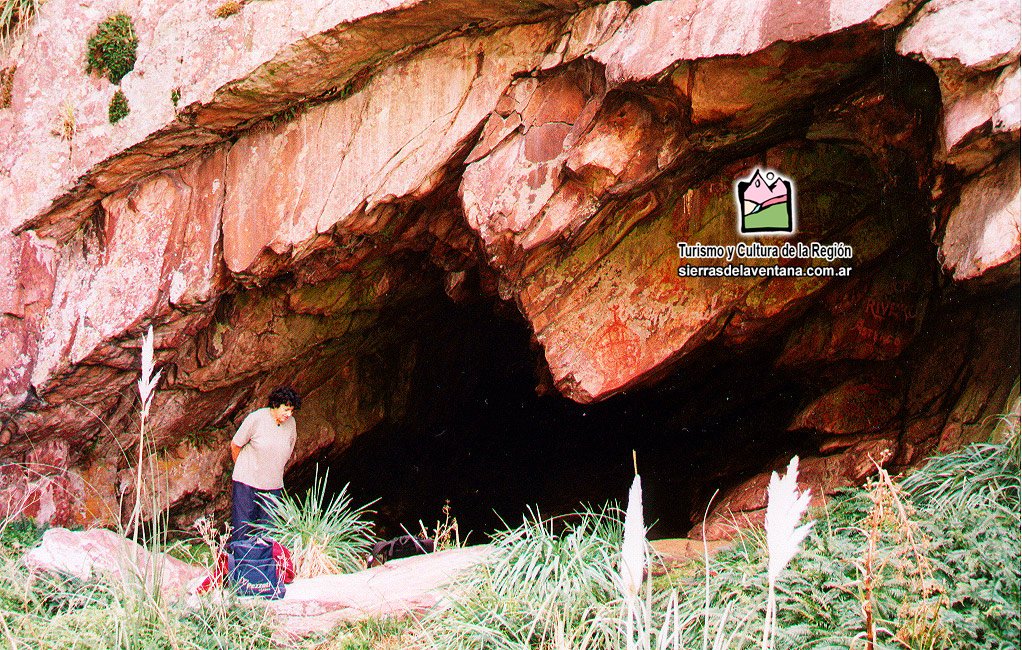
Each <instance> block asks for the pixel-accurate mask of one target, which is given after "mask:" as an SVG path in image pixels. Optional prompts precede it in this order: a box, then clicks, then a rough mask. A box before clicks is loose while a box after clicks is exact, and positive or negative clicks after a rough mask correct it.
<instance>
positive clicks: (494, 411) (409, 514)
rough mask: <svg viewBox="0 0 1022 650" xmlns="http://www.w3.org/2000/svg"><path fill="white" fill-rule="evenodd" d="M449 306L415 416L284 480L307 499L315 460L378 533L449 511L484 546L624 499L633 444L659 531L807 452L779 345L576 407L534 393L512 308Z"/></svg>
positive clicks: (415, 392) (427, 359) (535, 365)
mask: <svg viewBox="0 0 1022 650" xmlns="http://www.w3.org/2000/svg"><path fill="white" fill-rule="evenodd" d="M445 303H446V304H445V305H444V306H443V308H442V309H440V311H439V313H438V314H437V315H436V316H435V317H434V320H432V321H431V322H430V323H429V325H428V326H426V327H419V328H417V332H418V336H417V338H416V340H415V345H416V346H417V358H416V366H415V370H414V372H413V377H412V387H411V392H410V395H409V397H408V403H407V406H406V411H405V416H404V417H403V418H402V419H401V420H400V421H397V422H388V423H385V424H382V425H380V426H377V427H375V428H374V429H373V430H372V431H370V432H368V433H365V434H362V435H360V436H359V437H358V438H356V439H355V441H354V442H353V443H352V445H351V446H350V447H349V448H347V449H346V450H344V451H343V452H340V453H339V454H333V455H332V456H328V457H323V456H322V455H320V456H314V457H313V458H310V459H309V460H308V461H307V462H305V463H304V464H302V465H300V466H298V467H296V468H295V469H294V470H292V472H291V473H290V475H289V476H288V485H290V486H293V489H295V488H297V491H299V492H300V491H301V490H302V489H303V488H304V486H307V485H309V484H310V483H311V481H312V477H313V474H314V469H313V468H314V466H315V464H316V463H319V465H320V468H321V469H322V468H323V467H329V468H330V482H329V487H328V490H329V491H330V492H331V493H334V492H337V491H339V490H340V489H341V488H342V487H343V486H344V484H346V483H348V482H350V488H349V489H350V492H351V494H352V495H353V499H354V501H355V502H356V503H365V502H368V501H371V500H373V499H379V501H378V502H377V503H376V504H375V505H374V509H375V510H376V511H377V514H376V517H375V519H376V522H377V526H378V531H379V532H380V534H382V535H386V536H392V535H399V534H402V530H403V527H404V528H407V529H409V530H411V531H415V530H417V528H418V522H419V521H420V520H421V521H423V522H424V523H426V524H427V525H431V524H433V523H435V522H436V521H437V520H438V518H439V519H442V518H443V517H442V509H443V507H444V505H445V503H449V504H450V507H451V514H452V516H454V517H455V518H456V519H457V521H458V524H459V527H460V530H461V533H462V535H464V534H465V533H466V532H468V531H473V532H472V537H473V539H475V540H477V541H482V539H483V538H484V537H485V536H486V535H488V534H489V533H491V532H493V531H494V530H497V529H500V528H502V527H503V524H502V520H503V521H505V522H507V523H508V524H509V525H515V524H517V523H518V522H520V521H521V517H522V515H523V514H524V513H526V512H527V509H528V508H529V507H531V506H537V507H538V509H539V511H540V513H541V514H542V515H543V516H545V517H546V516H553V515H559V514H565V513H570V512H574V511H576V510H578V509H579V508H580V507H581V505H580V504H591V505H593V506H597V507H598V506H600V505H602V504H604V503H606V502H608V501H615V500H616V501H618V502H622V501H623V500H624V499H625V498H626V495H627V492H628V486H629V484H630V482H631V479H632V453H631V452H632V450H633V449H634V450H635V451H636V453H637V456H638V462H639V469H640V472H641V473H642V476H643V489H644V495H645V499H644V502H645V504H646V512H647V517H648V518H649V519H650V520H655V522H656V523H655V524H654V525H653V529H652V531H651V535H653V536H655V537H665V536H681V535H684V534H685V533H686V532H687V531H688V530H689V528H690V527H691V526H692V525H693V524H694V523H697V522H698V521H700V519H701V517H702V513H703V509H704V508H705V506H706V503H707V501H708V499H709V498H710V497H711V495H712V493H713V491H714V490H715V489H717V488H726V487H730V486H732V485H734V484H736V483H737V482H740V481H741V480H743V479H744V478H747V477H748V476H749V475H750V474H752V473H755V472H757V471H761V470H762V469H763V467H765V466H766V465H767V464H768V463H769V462H771V461H772V460H774V459H775V458H778V457H779V454H780V455H784V454H785V453H788V452H789V451H794V452H798V451H799V449H800V447H801V446H802V445H803V444H804V438H805V434H801V433H791V432H788V431H786V430H785V429H786V426H787V423H788V422H789V421H790V420H791V416H792V414H793V412H794V411H795V409H796V407H797V405H798V403H799V400H800V399H801V397H802V395H801V393H800V391H801V390H802V389H801V388H800V387H799V386H797V385H796V384H795V383H794V382H792V381H790V380H788V379H785V378H784V377H783V376H782V375H781V374H778V373H776V372H775V371H774V370H773V369H772V360H773V359H774V358H775V357H776V354H777V350H776V349H774V348H776V347H777V344H776V342H775V343H767V344H765V345H764V346H761V347H760V348H758V349H756V350H751V351H748V352H745V353H743V354H741V355H740V356H735V355H729V354H727V353H725V352H724V351H722V350H714V349H708V350H706V351H705V352H703V353H701V354H700V355H699V356H698V358H693V359H692V360H691V361H688V362H687V363H686V364H685V365H684V366H683V367H678V368H676V369H675V370H674V371H673V372H672V373H671V374H669V375H667V376H666V377H664V378H662V379H661V380H659V381H657V382H656V383H654V384H652V385H650V386H648V387H642V388H636V389H633V390H630V391H628V392H626V393H623V394H620V395H617V396H614V397H612V398H610V399H608V400H605V401H602V402H598V403H592V404H579V403H576V402H573V401H571V400H569V399H567V398H565V397H563V396H561V395H560V394H559V393H557V392H556V391H555V390H553V389H552V388H551V389H550V390H543V389H542V388H540V389H537V385H539V386H543V385H544V383H545V382H544V380H543V379H542V378H541V377H540V374H541V373H542V372H543V371H544V368H543V365H542V363H543V362H542V359H541V352H540V351H539V350H538V348H537V347H536V346H535V345H530V330H529V328H528V325H527V323H526V322H525V321H524V319H522V318H521V316H520V315H519V314H518V313H517V311H516V310H515V309H514V308H513V307H510V306H508V305H506V304H503V303H499V302H497V303H491V302H488V301H485V300H477V301H475V302H471V303H468V304H465V303H462V304H455V303H453V302H450V301H446V300H445ZM537 369H538V370H537ZM697 369H698V370H697Z"/></svg>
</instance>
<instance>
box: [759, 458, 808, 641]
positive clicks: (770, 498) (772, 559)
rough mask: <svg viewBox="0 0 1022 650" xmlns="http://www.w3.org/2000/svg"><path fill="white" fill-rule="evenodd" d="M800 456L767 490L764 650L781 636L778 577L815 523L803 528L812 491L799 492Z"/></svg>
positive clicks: (773, 480) (774, 477)
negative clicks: (767, 558)
mask: <svg viewBox="0 0 1022 650" xmlns="http://www.w3.org/2000/svg"><path fill="white" fill-rule="evenodd" d="M797 479H798V456H795V457H793V458H792V459H791V462H790V463H788V472H787V473H786V474H785V475H784V476H782V477H778V476H777V472H773V473H772V474H771V475H770V485H769V486H768V487H767V512H766V538H767V553H768V555H769V560H768V562H767V582H768V592H767V611H766V620H765V621H764V622H763V646H762V647H763V650H766V649H767V648H773V647H774V637H776V635H777V595H776V587H777V578H778V577H779V576H780V575H781V571H783V570H784V567H786V566H788V562H790V561H791V558H793V557H794V556H795V553H796V552H797V551H798V547H799V545H800V544H801V543H802V540H804V539H805V538H806V535H808V534H809V531H810V530H811V529H812V527H813V522H811V521H810V522H809V523H807V524H805V525H804V526H799V525H798V524H799V521H800V520H801V519H802V515H803V514H804V513H805V511H806V508H808V507H809V496H810V491H809V490H806V491H805V492H802V493H801V494H800V493H799V491H798V484H797V482H796V481H797Z"/></svg>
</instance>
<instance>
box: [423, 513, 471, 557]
mask: <svg viewBox="0 0 1022 650" xmlns="http://www.w3.org/2000/svg"><path fill="white" fill-rule="evenodd" d="M442 512H443V515H444V520H443V521H440V520H437V522H436V524H434V526H433V530H432V531H430V530H429V528H427V527H426V524H424V523H422V520H421V519H420V520H419V535H418V537H419V538H420V539H432V540H433V550H434V551H446V550H447V549H450V548H461V547H462V546H463V545H464V543H463V541H462V539H461V531H460V530H459V529H458V520H457V518H455V517H453V516H451V502H450V501H449V500H448V501H445V502H444V507H443V510H442Z"/></svg>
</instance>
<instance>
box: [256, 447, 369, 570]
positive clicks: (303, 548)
mask: <svg viewBox="0 0 1022 650" xmlns="http://www.w3.org/2000/svg"><path fill="white" fill-rule="evenodd" d="M328 475H329V472H327V473H324V474H323V476H322V477H320V476H319V468H318V467H317V469H316V475H315V478H314V479H313V481H312V486H311V487H310V488H309V489H308V491H307V492H306V493H305V495H304V498H301V499H300V498H298V497H296V496H295V495H292V494H290V493H288V492H285V493H284V494H283V495H282V496H281V498H280V499H278V500H277V502H276V504H275V505H274V506H273V508H272V509H271V511H270V521H269V523H266V524H262V523H259V524H254V525H253V529H254V530H255V531H256V532H257V534H264V535H266V536H268V537H272V538H273V539H275V540H277V541H278V542H280V543H281V544H283V545H284V546H285V547H287V548H288V549H290V551H291V556H292V558H293V559H294V563H295V575H296V576H297V577H299V578H311V577H315V576H317V575H323V574H337V573H350V572H352V571H358V570H360V569H364V568H365V562H366V557H367V556H368V554H369V551H370V549H372V546H373V542H374V541H375V540H374V538H373V535H372V523H371V521H370V520H369V516H370V515H371V514H372V510H370V509H369V508H370V506H372V503H368V504H366V505H363V506H354V505H353V504H352V502H351V495H349V494H348V486H347V485H345V486H344V487H343V488H342V489H341V491H340V492H339V493H337V494H334V495H333V496H331V497H330V500H329V501H328V500H327V498H326V492H327V477H328Z"/></svg>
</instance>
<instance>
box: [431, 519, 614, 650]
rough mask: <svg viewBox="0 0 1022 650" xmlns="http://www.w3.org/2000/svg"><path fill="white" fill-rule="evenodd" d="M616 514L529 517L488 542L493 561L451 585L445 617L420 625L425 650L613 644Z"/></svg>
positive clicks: (573, 646) (432, 619)
mask: <svg viewBox="0 0 1022 650" xmlns="http://www.w3.org/2000/svg"><path fill="white" fill-rule="evenodd" d="M623 530H624V529H623V524H622V518H621V512H620V511H619V510H617V509H615V508H612V507H608V508H605V509H603V510H592V509H588V510H584V511H583V512H581V513H579V514H577V515H572V516H569V517H565V518H557V519H546V520H544V519H542V518H540V517H539V515H538V514H535V513H530V514H529V516H527V517H526V518H525V519H524V521H523V522H522V524H521V525H520V526H518V527H517V528H514V529H511V530H507V531H504V532H501V533H498V534H497V535H496V536H495V537H494V546H495V550H494V552H493V554H492V556H491V557H490V558H489V559H488V560H487V561H486V562H485V563H483V564H481V565H480V566H478V567H476V568H475V570H474V571H472V572H470V573H469V574H468V575H467V576H466V577H465V578H464V579H463V580H462V581H460V582H459V583H458V584H457V585H455V587H454V589H455V596H454V597H453V599H452V604H451V607H450V609H448V610H446V611H442V612H436V613H434V614H433V615H431V616H429V617H427V619H426V620H425V621H424V624H423V629H422V633H421V636H422V639H421V642H422V643H424V644H426V645H427V647H434V648H448V649H450V650H455V649H465V650H469V649H476V648H494V649H502V648H539V647H544V648H545V647H556V646H559V647H564V648H579V647H583V646H584V645H588V646H592V647H604V644H606V643H611V642H613V640H614V639H616V638H617V630H616V628H615V627H614V625H615V624H616V622H617V620H618V619H617V615H616V614H615V612H616V611H617V610H618V609H619V608H618V607H617V600H618V598H619V593H620V592H619V581H620V578H619V575H618V572H617V571H616V566H617V561H618V559H619V555H620V550H621V544H622V541H623Z"/></svg>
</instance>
